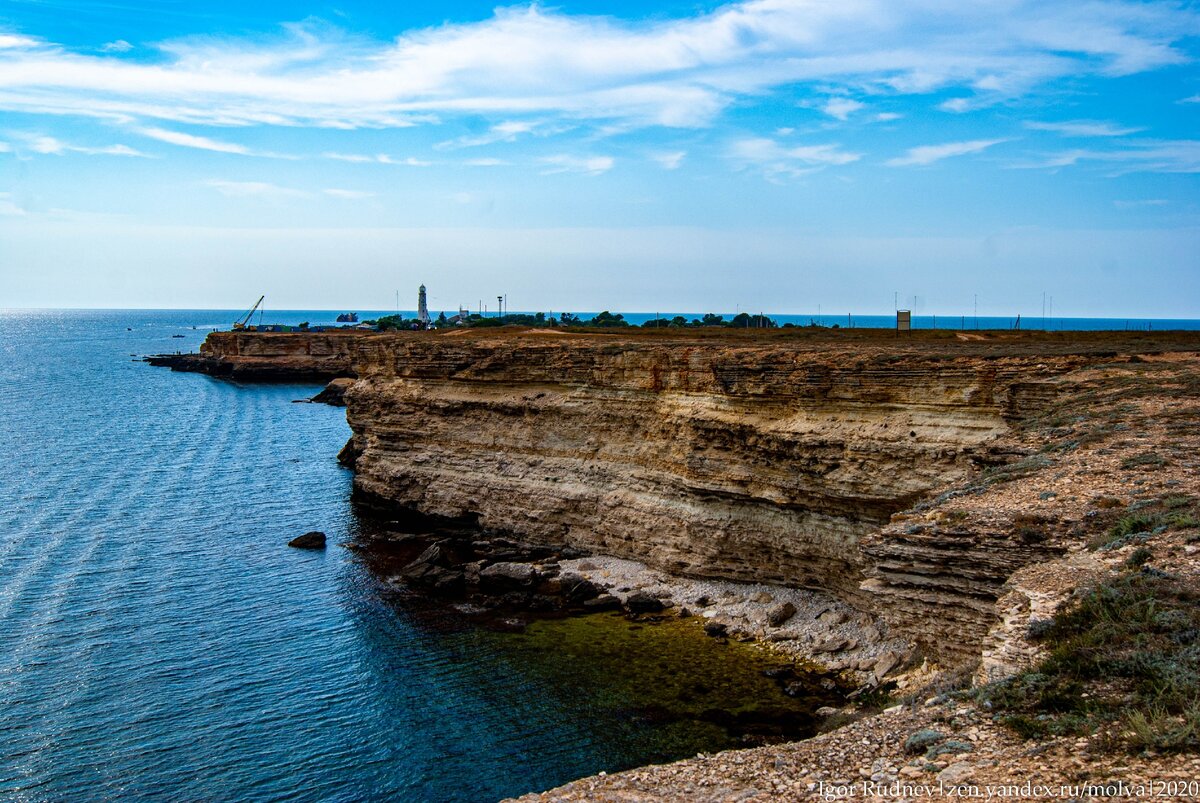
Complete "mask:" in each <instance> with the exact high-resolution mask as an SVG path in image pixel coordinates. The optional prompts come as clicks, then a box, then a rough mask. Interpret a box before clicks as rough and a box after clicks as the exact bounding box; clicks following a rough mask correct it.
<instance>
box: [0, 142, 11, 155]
mask: <svg viewBox="0 0 1200 803" xmlns="http://www.w3.org/2000/svg"><path fill="white" fill-rule="evenodd" d="M0 153H12V146H11V145H9V144H8V143H7V142H0Z"/></svg>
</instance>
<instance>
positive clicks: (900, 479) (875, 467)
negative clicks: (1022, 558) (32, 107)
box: [347, 335, 1076, 606]
mask: <svg viewBox="0 0 1200 803" xmlns="http://www.w3.org/2000/svg"><path fill="white" fill-rule="evenodd" d="M1075 362H1076V360H1074V359H1072V358H1056V359H1049V360H1048V359H1044V358H1040V357H1038V358H1028V357H1022V358H999V359H987V358H983V357H979V356H970V357H961V358H954V357H951V358H945V357H941V356H935V355H923V354H920V353H907V354H906V353H903V352H899V353H898V352H897V350H896V349H895V348H892V349H888V350H878V349H876V350H871V349H866V350H863V349H857V350H854V351H850V350H846V349H841V350H828V349H822V348H813V347H811V346H809V347H798V346H794V345H793V346H790V345H784V344H770V343H758V344H750V345H737V344H728V343H720V342H704V341H697V340H684V341H659V342H656V341H645V340H636V339H620V338H611V337H599V336H597V337H589V336H576V337H553V336H540V337H539V336H533V335H530V336H524V337H522V336H510V337H503V338H470V337H464V338H456V337H444V336H443V337H411V336H408V337H405V336H392V337H381V338H375V339H372V340H369V341H363V342H360V343H359V344H358V346H357V348H356V356H355V370H356V372H357V374H358V376H359V381H358V382H357V383H355V385H354V386H353V387H352V389H351V390H350V391H349V392H348V393H347V402H348V419H349V422H350V425H351V427H352V429H353V432H354V437H353V441H352V445H351V447H350V448H349V449H348V450H347V451H348V453H349V454H350V455H351V457H352V459H353V462H354V467H355V470H356V477H355V486H356V490H357V491H358V492H359V493H360V494H363V495H364V496H367V497H370V498H373V499H377V500H384V501H386V502H387V503H390V504H394V505H398V506H402V507H406V508H411V509H415V510H418V511H420V512H422V513H425V514H432V515H438V516H447V517H454V518H473V519H475V520H476V521H477V522H478V523H479V525H480V526H482V527H485V528H489V529H492V530H496V531H501V532H511V533H513V534H516V535H519V536H520V537H522V538H525V539H533V540H541V541H545V542H549V543H565V544H569V545H571V546H575V547H579V548H582V549H585V550H588V551H592V552H596V553H602V554H608V555H614V556H618V557H629V558H634V559H637V560H642V561H645V562H647V563H649V564H651V565H652V566H655V567H657V568H661V569H664V570H666V571H669V572H673V573H678V574H683V575H691V576H709V577H720V578H726V579H734V580H746V581H754V582H769V583H777V584H782V585H789V586H802V587H809V588H818V589H824V590H829V591H833V592H835V593H837V594H839V595H840V596H842V597H843V598H845V599H847V600H851V601H856V602H858V603H859V604H862V605H865V606H870V600H865V599H863V595H862V592H861V591H860V588H859V587H860V584H861V583H862V581H863V579H864V577H863V568H864V565H863V564H864V557H863V553H862V552H861V550H860V549H859V540H860V538H861V537H862V536H863V535H865V534H867V533H868V532H871V531H874V530H876V529H878V528H879V527H880V526H881V525H883V524H884V523H886V522H887V521H888V520H889V517H890V516H891V515H892V514H893V513H895V512H897V511H900V510H903V509H905V508H908V507H910V506H911V505H912V504H913V503H914V502H915V501H917V500H919V499H920V498H922V497H923V496H925V495H927V494H928V493H929V492H930V491H931V489H936V488H939V487H942V486H945V485H947V484H950V483H954V482H958V481H961V480H962V479H963V478H965V477H966V476H967V475H968V474H969V473H970V472H971V471H972V469H973V467H975V466H976V465H977V464H978V463H980V462H985V463H986V462H992V461H994V460H996V459H997V457H996V456H995V455H992V454H990V452H989V448H988V442H989V441H990V440H992V439H993V438H994V437H995V436H997V435H998V434H1000V433H1002V432H1003V431H1004V430H1005V429H1006V428H1007V426H1008V423H1007V422H1008V421H1009V420H1010V419H1011V418H1013V417H1016V416H1020V415H1022V414H1023V411H1024V409H1025V408H1026V407H1028V406H1029V405H1031V404H1032V405H1036V404H1040V403H1043V402H1044V400H1045V398H1047V396H1048V395H1052V394H1051V389H1052V385H1051V384H1048V383H1049V381H1050V380H1052V378H1053V377H1054V376H1056V375H1057V374H1059V373H1061V372H1063V371H1065V370H1068V369H1069V368H1070V367H1071V365H1073V364H1075Z"/></svg>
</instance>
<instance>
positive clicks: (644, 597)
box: [625, 591, 666, 613]
mask: <svg viewBox="0 0 1200 803" xmlns="http://www.w3.org/2000/svg"><path fill="white" fill-rule="evenodd" d="M625 607H626V608H628V609H629V612H630V613H658V612H659V611H661V610H662V609H663V608H665V607H666V606H665V605H663V602H662V600H660V599H658V598H657V597H652V596H650V595H649V594H647V593H646V592H645V591H635V592H634V593H632V594H630V595H629V596H628V597H627V598H626V600H625Z"/></svg>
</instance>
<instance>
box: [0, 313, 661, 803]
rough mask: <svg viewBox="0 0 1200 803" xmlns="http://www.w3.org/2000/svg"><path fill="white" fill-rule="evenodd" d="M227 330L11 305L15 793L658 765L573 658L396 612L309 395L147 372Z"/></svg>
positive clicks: (6, 654) (40, 796)
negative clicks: (354, 544)
mask: <svg viewBox="0 0 1200 803" xmlns="http://www.w3.org/2000/svg"><path fill="white" fill-rule="evenodd" d="M229 317H230V316H229V315H228V314H227V313H217V312H203V311H199V312H144V311H142V312H110V311H104V312H7V313H0V398H2V399H3V405H2V406H0V454H3V456H4V460H3V462H0V701H2V704H3V705H2V707H0V799H15V800H93V799H113V800H115V799H129V798H139V797H142V798H145V797H155V798H166V799H173V800H198V799H205V800H234V799H238V800H241V799H260V800H261V799H296V800H364V799H385V798H386V799H400V800H488V799H497V798H500V797H503V796H505V795H509V794H517V793H521V792H525V791H531V790H536V789H540V788H547V787H551V786H554V785H557V784H559V783H563V782H565V781H568V780H571V779H573V778H576V777H579V776H581V775H586V774H591V773H594V772H597V771H599V770H603V769H608V770H612V769H618V768H622V767H627V766H631V765H635V764H638V763H642V762H643V761H645V760H647V759H652V758H657V757H660V756H659V751H660V750H661V749H662V745H661V744H658V743H656V742H655V741H654V740H655V738H656V737H655V736H654V732H653V729H647V728H646V727H642V726H639V725H638V723H637V722H635V721H633V720H632V719H631V718H630V717H629V716H627V715H626V713H624V712H622V710H621V708H620V701H619V700H617V701H615V702H614V701H612V700H608V699H606V698H596V699H592V698H589V697H588V694H587V692H586V690H581V689H579V688H573V687H572V686H571V684H570V683H569V682H564V680H565V679H568V678H567V676H569V673H570V671H571V670H570V667H569V665H567V666H564V667H562V668H561V669H560V670H559V672H560V674H559V676H558V677H555V676H554V674H553V673H549V672H546V671H536V672H525V671H523V670H522V661H514V660H512V655H513V653H511V652H510V651H507V650H506V647H505V640H504V639H503V638H499V637H496V636H494V635H491V636H489V635H486V634H480V633H478V632H475V631H472V630H471V629H469V628H461V627H460V628H453V627H450V628H446V627H442V628H438V627H430V626H429V625H428V623H427V621H425V620H426V618H427V617H421V618H420V619H416V618H414V617H413V616H412V615H410V614H406V613H405V612H404V610H403V609H401V608H397V607H396V606H394V605H393V604H391V603H390V602H388V601H387V595H386V593H385V587H384V586H383V584H381V583H380V582H379V581H377V580H376V579H375V578H373V577H372V576H371V575H370V574H369V573H368V572H367V571H366V570H365V569H364V568H363V566H362V564H361V562H359V561H358V560H356V559H355V558H354V556H353V553H351V552H349V551H347V550H344V549H341V548H339V547H337V546H336V545H337V544H339V543H340V542H343V541H346V540H347V539H349V538H351V537H353V536H354V535H355V533H356V531H357V529H358V528H359V527H361V526H364V525H363V524H362V523H360V522H359V521H358V519H357V518H356V516H355V513H354V511H353V510H352V509H351V507H350V504H349V501H348V499H349V491H350V480H351V477H350V474H349V472H347V471H346V470H344V469H342V468H341V467H339V466H338V464H337V463H336V462H335V460H334V455H335V454H336V453H337V451H338V449H339V448H340V447H341V445H342V444H343V443H344V442H345V440H346V438H347V437H348V434H349V432H348V429H347V426H346V423H345V418H344V411H342V410H339V409H335V408H331V407H326V406H322V405H311V404H292V403H291V401H292V400H293V399H297V398H301V397H305V396H308V395H311V394H312V393H313V392H315V390H316V388H315V387H310V386H298V385H267V386H262V385H260V386H253V387H239V386H237V385H234V384H231V383H228V382H224V381H218V380H214V379H211V378H208V377H204V376H200V375H195V374H179V373H172V372H170V371H167V370H164V369H156V368H151V367H150V366H148V365H146V364H144V363H142V362H140V361H135V360H136V358H135V357H134V356H133V355H142V354H146V353H154V352H162V351H174V350H192V349H194V348H195V347H196V346H197V345H198V343H199V342H200V340H201V339H202V337H203V334H204V333H203V331H201V330H193V329H192V327H193V326H194V325H195V326H200V327H203V326H205V325H209V326H212V325H216V324H218V323H219V324H227V319H229ZM309 317H311V316H309ZM303 319H304V318H299V320H303ZM312 320H313V321H314V322H315V321H317V320H318V319H317V318H312ZM176 334H182V335H184V337H182V338H172V337H171V336H172V335H176ZM310 529H321V530H324V531H325V532H326V533H328V535H329V538H330V544H331V547H330V548H329V549H328V550H327V551H325V552H305V551H298V550H293V549H288V548H286V547H285V546H284V544H285V543H286V542H287V540H288V539H290V538H292V537H293V536H295V535H297V534H299V533H301V532H304V531H306V530H310ZM517 654H518V655H520V653H517ZM522 660H524V661H528V660H536V657H535V658H533V659H530V658H529V657H528V656H527V657H526V658H525V659H522ZM560 663H563V662H562V661H561V660H560ZM568 663H569V662H568ZM597 700H599V702H597ZM672 738H673V737H672Z"/></svg>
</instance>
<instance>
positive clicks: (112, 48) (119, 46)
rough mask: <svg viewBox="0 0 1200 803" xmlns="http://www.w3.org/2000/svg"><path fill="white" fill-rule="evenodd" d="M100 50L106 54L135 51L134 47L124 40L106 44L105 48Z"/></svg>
mask: <svg viewBox="0 0 1200 803" xmlns="http://www.w3.org/2000/svg"><path fill="white" fill-rule="evenodd" d="M100 49H101V50H103V51H104V52H105V53H128V52H129V51H130V50H133V45H131V44H129V43H128V42H126V41H125V40H124V39H117V40H116V41H113V42H105V43H104V46H103V47H101V48H100Z"/></svg>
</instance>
